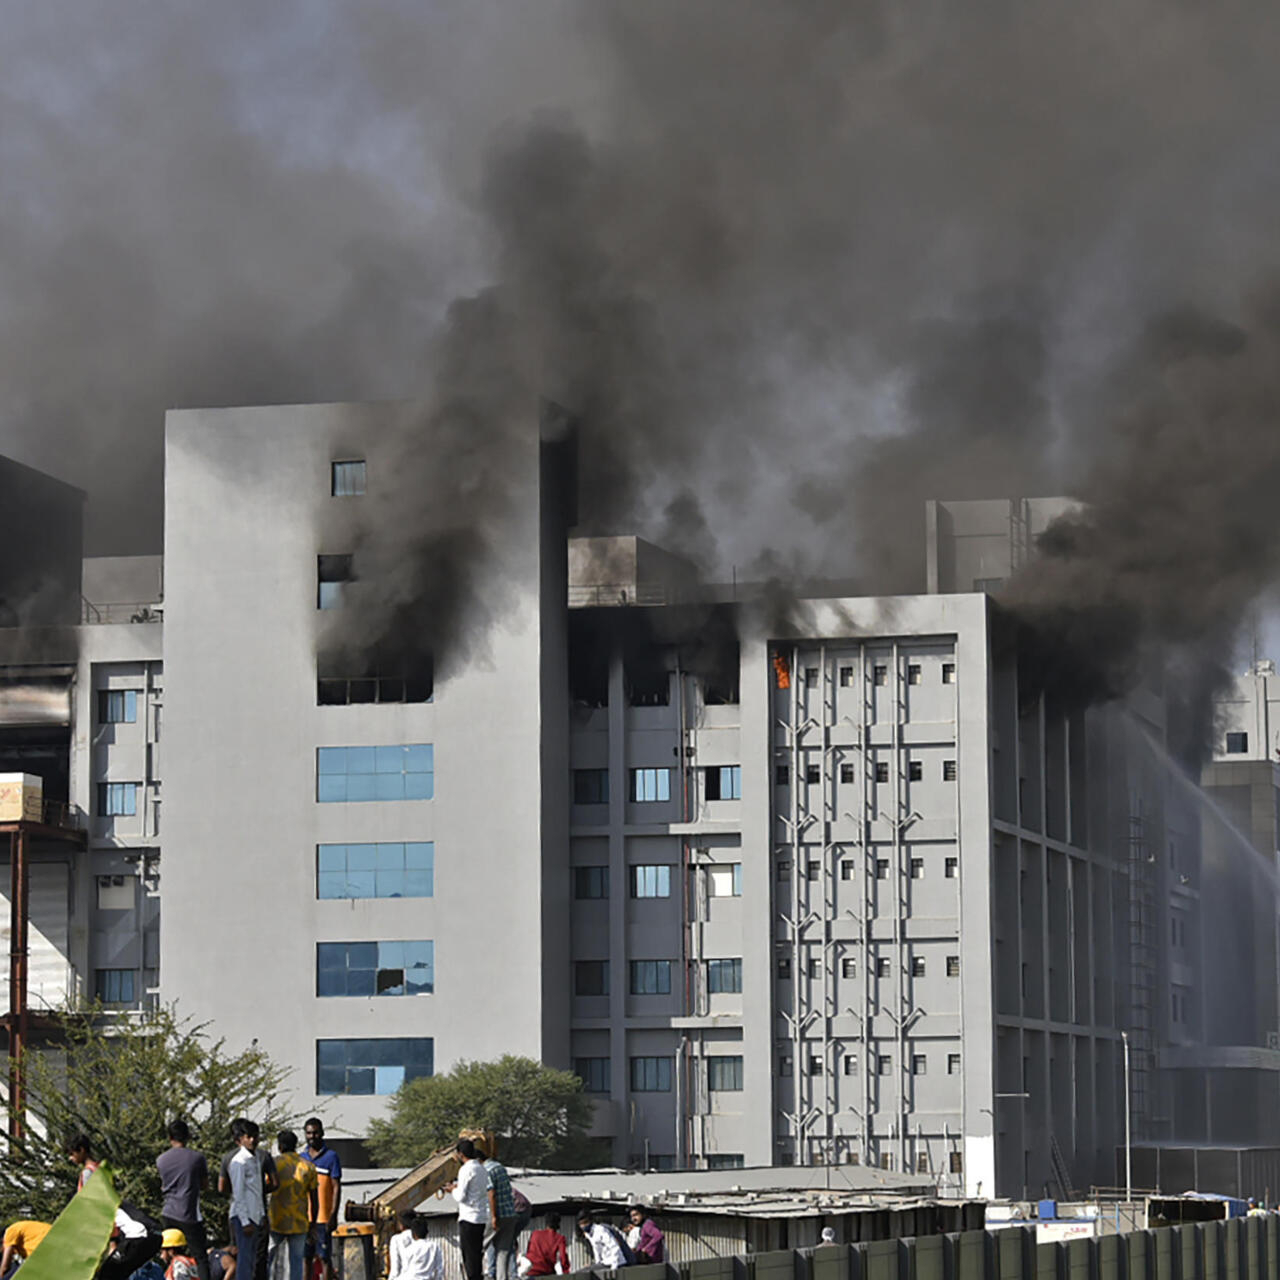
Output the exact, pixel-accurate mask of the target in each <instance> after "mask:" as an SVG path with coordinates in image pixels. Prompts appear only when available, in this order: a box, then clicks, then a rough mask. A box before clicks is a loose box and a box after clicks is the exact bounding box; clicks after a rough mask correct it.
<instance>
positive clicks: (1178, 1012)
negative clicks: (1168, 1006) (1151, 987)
mask: <svg viewBox="0 0 1280 1280" xmlns="http://www.w3.org/2000/svg"><path fill="white" fill-rule="evenodd" d="M1171 995H1172V1005H1173V1020H1174V1022H1185V1021H1186V1014H1185V1003H1186V1002H1185V1001H1184V1000H1183V997H1182V993H1181V992H1180V991H1174V992H1172V993H1171Z"/></svg>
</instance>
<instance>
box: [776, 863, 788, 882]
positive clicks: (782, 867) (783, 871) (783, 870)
mask: <svg viewBox="0 0 1280 1280" xmlns="http://www.w3.org/2000/svg"><path fill="white" fill-rule="evenodd" d="M777 874H778V881H779V883H782V882H784V881H787V880H790V879H791V859H790V858H779V859H778V873H777Z"/></svg>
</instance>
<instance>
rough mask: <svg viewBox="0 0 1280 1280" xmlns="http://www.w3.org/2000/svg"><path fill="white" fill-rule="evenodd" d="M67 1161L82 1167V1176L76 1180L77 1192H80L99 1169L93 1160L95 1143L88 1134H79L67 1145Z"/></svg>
mask: <svg viewBox="0 0 1280 1280" xmlns="http://www.w3.org/2000/svg"><path fill="white" fill-rule="evenodd" d="M67 1159H68V1160H70V1161H71V1163H72V1164H78V1165H79V1166H80V1174H79V1176H78V1177H77V1178H76V1190H77V1191H79V1190H81V1188H83V1186H84V1184H85V1183H86V1182H88V1181H89V1179H90V1178H91V1177H92V1176H93V1175H94V1173H95V1172H96V1171H97V1168H98V1161H97V1160H95V1159H94V1158H93V1143H92V1140H91V1139H90V1137H89V1135H88V1134H87V1133H77V1134H76V1136H75V1137H74V1138H72V1139H71V1141H70V1142H68V1143H67Z"/></svg>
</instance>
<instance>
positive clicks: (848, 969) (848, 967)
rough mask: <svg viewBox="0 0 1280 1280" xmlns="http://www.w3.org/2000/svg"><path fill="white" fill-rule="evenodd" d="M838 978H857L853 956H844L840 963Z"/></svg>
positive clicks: (856, 967) (856, 962)
mask: <svg viewBox="0 0 1280 1280" xmlns="http://www.w3.org/2000/svg"><path fill="white" fill-rule="evenodd" d="M840 976H841V977H842V978H856V977H857V976H858V961H857V959H856V958H855V957H854V956H845V957H844V958H843V959H842V960H841V961H840Z"/></svg>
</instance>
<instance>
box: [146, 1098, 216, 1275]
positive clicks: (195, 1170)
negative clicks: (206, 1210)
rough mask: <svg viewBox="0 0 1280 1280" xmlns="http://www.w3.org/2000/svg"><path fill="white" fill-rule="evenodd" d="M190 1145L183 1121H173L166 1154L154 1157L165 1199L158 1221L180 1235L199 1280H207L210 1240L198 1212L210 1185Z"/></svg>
mask: <svg viewBox="0 0 1280 1280" xmlns="http://www.w3.org/2000/svg"><path fill="white" fill-rule="evenodd" d="M190 1141H191V1130H190V1129H189V1128H188V1127H187V1123H186V1121H185V1120H175V1121H174V1122H173V1123H172V1124H171V1125H170V1126H169V1150H168V1151H164V1152H162V1153H161V1154H160V1155H158V1156H157V1157H156V1168H157V1169H158V1170H159V1171H160V1192H161V1194H162V1195H163V1196H164V1205H163V1207H162V1208H161V1210H160V1217H161V1220H162V1221H163V1222H164V1225H165V1226H166V1227H169V1228H172V1229H173V1230H175V1231H179V1232H181V1233H182V1236H183V1239H184V1240H185V1241H186V1245H187V1249H188V1252H189V1253H190V1254H191V1256H192V1257H193V1258H195V1260H196V1270H197V1271H198V1272H199V1275H200V1280H209V1240H208V1237H207V1236H206V1235H205V1230H204V1217H203V1215H202V1214H201V1212H200V1193H201V1192H202V1191H204V1190H205V1189H206V1188H207V1187H208V1185H209V1166H208V1164H207V1163H206V1162H205V1158H204V1156H203V1155H202V1154H201V1153H200V1152H199V1151H192V1150H191V1149H190V1148H189V1147H188V1146H187V1143H188V1142H190Z"/></svg>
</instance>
